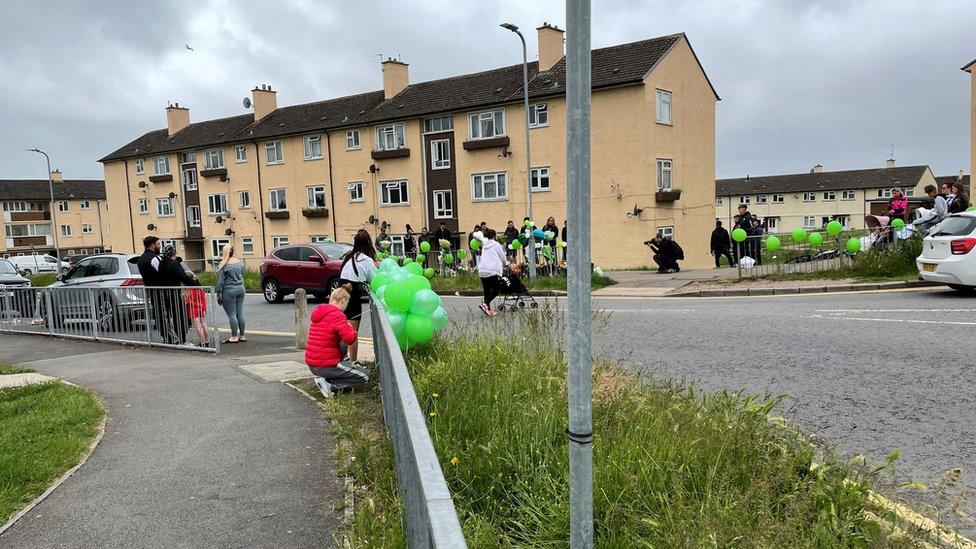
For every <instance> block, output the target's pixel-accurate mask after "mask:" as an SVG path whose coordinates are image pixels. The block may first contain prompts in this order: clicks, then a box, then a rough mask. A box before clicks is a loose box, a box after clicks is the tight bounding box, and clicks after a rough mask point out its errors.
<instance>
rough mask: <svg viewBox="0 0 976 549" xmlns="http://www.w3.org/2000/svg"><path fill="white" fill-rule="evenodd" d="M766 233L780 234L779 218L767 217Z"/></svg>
mask: <svg viewBox="0 0 976 549" xmlns="http://www.w3.org/2000/svg"><path fill="white" fill-rule="evenodd" d="M766 232H769V233H776V232H779V218H778V217H767V218H766Z"/></svg>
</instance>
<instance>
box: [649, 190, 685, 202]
mask: <svg viewBox="0 0 976 549" xmlns="http://www.w3.org/2000/svg"><path fill="white" fill-rule="evenodd" d="M680 199H681V189H670V190H662V191H658V192H656V193H654V201H655V202H677V201H678V200H680Z"/></svg>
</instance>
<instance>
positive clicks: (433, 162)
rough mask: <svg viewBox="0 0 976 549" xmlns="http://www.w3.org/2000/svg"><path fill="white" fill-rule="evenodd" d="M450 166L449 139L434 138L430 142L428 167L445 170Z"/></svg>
mask: <svg viewBox="0 0 976 549" xmlns="http://www.w3.org/2000/svg"><path fill="white" fill-rule="evenodd" d="M450 167H451V140H450V139H435V140H433V141H431V142H430V168H431V169H432V170H446V169H449V168H450Z"/></svg>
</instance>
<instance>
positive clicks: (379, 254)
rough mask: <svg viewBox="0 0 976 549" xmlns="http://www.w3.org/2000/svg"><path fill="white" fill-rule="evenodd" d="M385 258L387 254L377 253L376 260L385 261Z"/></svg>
mask: <svg viewBox="0 0 976 549" xmlns="http://www.w3.org/2000/svg"><path fill="white" fill-rule="evenodd" d="M385 257H386V254H385V253H383V252H376V259H383V258H385Z"/></svg>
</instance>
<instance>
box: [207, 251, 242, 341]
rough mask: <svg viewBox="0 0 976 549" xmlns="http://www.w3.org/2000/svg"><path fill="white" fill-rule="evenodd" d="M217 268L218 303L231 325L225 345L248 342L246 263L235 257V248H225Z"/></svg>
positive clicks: (215, 287) (216, 288)
mask: <svg viewBox="0 0 976 549" xmlns="http://www.w3.org/2000/svg"><path fill="white" fill-rule="evenodd" d="M220 256H221V257H220V265H218V266H217V283H216V285H215V286H214V290H215V291H216V293H217V303H219V304H220V305H222V306H223V307H224V312H225V313H227V320H228V322H229V323H230V338H228V339H227V340H225V341H224V343H237V342H239V341H247V337H246V336H245V335H244V262H243V261H241V260H240V259H237V258H236V257H234V247H233V246H232V245H230V244H228V245H226V246H224V249H223V250H221V253H220Z"/></svg>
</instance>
